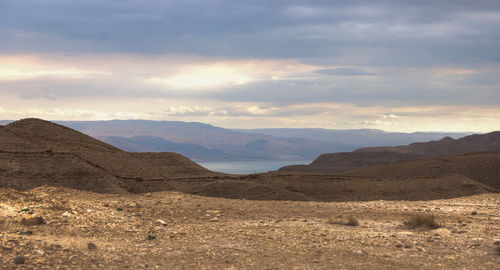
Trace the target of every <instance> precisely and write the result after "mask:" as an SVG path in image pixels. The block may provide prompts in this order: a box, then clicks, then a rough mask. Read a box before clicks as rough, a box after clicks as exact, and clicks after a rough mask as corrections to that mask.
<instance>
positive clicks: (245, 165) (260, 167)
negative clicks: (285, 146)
mask: <svg viewBox="0 0 500 270" xmlns="http://www.w3.org/2000/svg"><path fill="white" fill-rule="evenodd" d="M309 163H311V160H292V161H283V160H274V161H273V160H271V161H269V160H266V161H220V162H198V164H200V165H201V166H203V167H205V168H207V169H209V170H211V171H216V172H224V173H235V174H250V173H262V172H269V171H276V170H278V169H279V168H281V167H283V166H287V165H296V164H309Z"/></svg>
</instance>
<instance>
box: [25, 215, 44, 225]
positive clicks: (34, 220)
mask: <svg viewBox="0 0 500 270" xmlns="http://www.w3.org/2000/svg"><path fill="white" fill-rule="evenodd" d="M21 223H22V224H23V225H25V226H35V225H40V224H44V223H45V221H44V220H43V218H42V217H41V216H36V215H29V216H26V217H23V219H21Z"/></svg>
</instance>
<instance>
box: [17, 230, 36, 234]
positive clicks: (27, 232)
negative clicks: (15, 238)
mask: <svg viewBox="0 0 500 270" xmlns="http://www.w3.org/2000/svg"><path fill="white" fill-rule="evenodd" d="M19 234H20V235H33V231H29V230H28V231H20V232H19Z"/></svg>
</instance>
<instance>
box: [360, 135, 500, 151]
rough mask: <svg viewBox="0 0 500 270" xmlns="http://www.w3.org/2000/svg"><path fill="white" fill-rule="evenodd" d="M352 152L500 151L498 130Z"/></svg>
mask: <svg viewBox="0 0 500 270" xmlns="http://www.w3.org/2000/svg"><path fill="white" fill-rule="evenodd" d="M353 152H396V153H411V154H418V155H423V156H426V157H437V156H445V155H453V154H459V153H466V152H500V131H495V132H491V133H487V134H474V135H470V136H466V137H463V138H460V139H456V140H455V139H453V138H450V137H445V138H443V139H441V140H439V141H430V142H417V143H412V144H409V145H405V146H395V147H368V148H360V149H358V150H355V151H353Z"/></svg>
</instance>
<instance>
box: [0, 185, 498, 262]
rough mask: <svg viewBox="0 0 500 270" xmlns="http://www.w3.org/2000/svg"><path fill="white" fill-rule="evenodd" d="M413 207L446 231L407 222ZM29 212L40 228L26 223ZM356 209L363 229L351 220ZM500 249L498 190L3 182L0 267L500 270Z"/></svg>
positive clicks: (356, 216) (416, 211)
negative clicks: (118, 187) (317, 191)
mask: <svg viewBox="0 0 500 270" xmlns="http://www.w3.org/2000/svg"><path fill="white" fill-rule="evenodd" d="M417 213H421V214H427V215H435V216H436V220H437V222H438V223H439V224H440V225H441V226H442V227H441V228H439V229H410V228H407V227H405V226H404V225H403V221H404V220H405V219H408V218H409V217H410V216H412V215H413V214H417ZM31 215H34V216H36V217H37V216H40V217H42V218H43V220H44V224H38V225H23V223H22V222H21V220H22V218H23V217H24V218H25V220H29V217H30V216H31ZM351 216H352V217H354V218H355V219H357V220H358V221H359V225H358V226H348V225H345V224H344V222H345V221H346V220H347V219H348V218H349V217H351ZM35 223H36V222H35ZM499 245H500V194H483V195H474V196H469V197H463V198H456V199H446V200H433V201H411V202H410V201H369V202H297V201H293V202H292V201H250V200H239V199H225V198H211V197H203V196H196V195H187V194H183V193H179V192H173V191H163V192H156V193H146V194H97V193H92V192H84V191H76V190H72V189H65V188H55V187H46V186H43V187H39V188H36V189H33V190H30V191H25V192H20V191H16V190H12V189H0V266H1V267H0V268H5V269H16V268H19V269H124V268H131V269H143V268H147V269H500V254H497V250H496V249H497V248H498V247H499Z"/></svg>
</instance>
